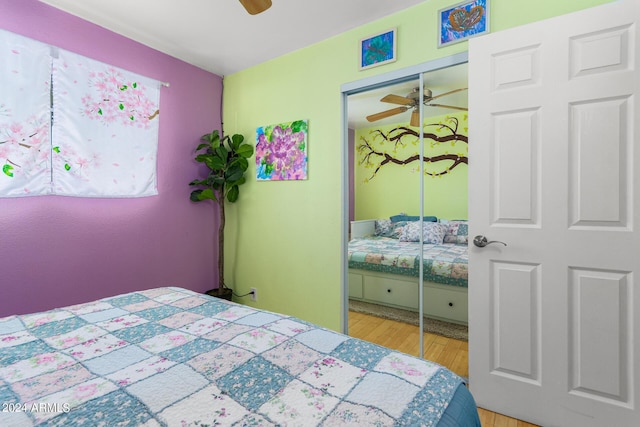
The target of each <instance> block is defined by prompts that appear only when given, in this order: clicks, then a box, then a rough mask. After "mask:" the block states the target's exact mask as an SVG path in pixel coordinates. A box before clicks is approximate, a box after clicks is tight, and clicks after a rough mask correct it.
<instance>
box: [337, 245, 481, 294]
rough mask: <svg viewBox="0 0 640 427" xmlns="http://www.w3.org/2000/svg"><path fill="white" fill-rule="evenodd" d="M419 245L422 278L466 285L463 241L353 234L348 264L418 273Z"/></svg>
mask: <svg viewBox="0 0 640 427" xmlns="http://www.w3.org/2000/svg"><path fill="white" fill-rule="evenodd" d="M420 246H422V247H423V248H422V249H423V251H424V252H423V253H424V255H423V265H424V267H423V270H424V280H429V281H431V282H436V283H442V284H444V285H453V286H463V287H467V283H468V272H469V255H468V247H467V245H466V244H453V243H443V244H439V245H430V244H424V245H420V243H419V242H401V241H399V240H398V239H392V238H388V237H375V236H373V237H366V238H354V239H352V240H351V241H350V242H349V249H348V259H349V268H357V269H360V270H370V271H379V272H383V273H393V274H402V275H406V276H415V277H418V276H419V273H420Z"/></svg>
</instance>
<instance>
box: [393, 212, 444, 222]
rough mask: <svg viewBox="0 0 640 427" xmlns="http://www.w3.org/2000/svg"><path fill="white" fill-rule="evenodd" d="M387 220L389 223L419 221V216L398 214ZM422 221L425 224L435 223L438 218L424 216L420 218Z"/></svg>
mask: <svg viewBox="0 0 640 427" xmlns="http://www.w3.org/2000/svg"><path fill="white" fill-rule="evenodd" d="M389 219H390V220H391V222H400V221H420V215H407V214H404V213H401V214H398V215H394V216H392V217H389ZM422 219H423V221H425V222H427V221H428V222H437V221H438V218H437V217H435V216H424V217H422Z"/></svg>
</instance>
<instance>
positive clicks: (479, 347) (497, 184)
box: [469, 0, 640, 427]
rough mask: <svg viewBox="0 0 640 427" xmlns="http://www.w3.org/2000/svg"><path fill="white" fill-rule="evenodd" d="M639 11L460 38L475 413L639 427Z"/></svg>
mask: <svg viewBox="0 0 640 427" xmlns="http://www.w3.org/2000/svg"><path fill="white" fill-rule="evenodd" d="M639 9H640V5H638V4H637V2H636V1H632V0H624V1H622V0H621V1H616V2H612V3H609V4H606V5H603V6H599V7H596V8H592V9H587V10H584V11H581V12H577V13H573V14H570V15H565V16H560V17H556V18H553V19H550V20H546V21H540V22H537V23H533V24H531V25H527V26H523V27H518V28H514V29H511V30H507V31H502V32H497V33H494V34H490V35H487V36H483V37H479V38H475V39H472V40H470V42H469V67H470V70H469V88H470V90H469V103H470V113H469V121H470V123H469V133H470V135H469V140H470V141H472V143H470V144H469V158H470V159H471V160H470V163H469V218H470V237H473V236H475V235H478V236H481V237H480V241H479V242H478V245H477V246H476V245H471V246H470V253H469V272H470V283H469V299H470V306H469V327H470V340H469V364H470V388H471V391H472V392H473V394H474V396H475V398H476V400H477V402H478V405H479V406H480V407H484V408H487V409H490V410H492V411H496V412H500V413H504V414H507V415H510V416H514V417H516V418H520V419H524V420H527V421H530V422H533V423H536V424H540V425H544V426H581V427H582V426H593V427H596V426H597V427H600V426H637V425H640V412H639V410H638V406H639V405H640V398H639V396H640V367H639V366H638V363H637V361H638V360H639V358H640V313H639V312H638V309H639V308H640V289H639V288H638V286H637V284H636V280H637V277H638V275H639V273H640V267H639V266H640V231H638V230H639V228H640V219H639V218H640V217H639V215H640V212H639V208H640V169H638V168H637V167H636V165H637V164H638V162H639V161H640V137H639V135H638V130H637V126H636V123H640V108H639V107H640V104H639V103H638V96H639V95H640V92H639V91H638V88H639V87H640V77H639V74H640V73H639V70H638V64H639V59H638V48H639V43H638V38H639V35H638V34H639V29H638V27H637V25H638V21H639V19H638V18H639ZM482 236H485V237H486V238H487V240H488V242H491V241H496V242H495V243H489V244H486V243H487V242H484V243H483V242H482ZM500 242H504V243H505V244H506V245H503V244H502V243H500Z"/></svg>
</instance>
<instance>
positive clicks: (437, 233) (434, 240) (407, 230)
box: [400, 221, 447, 245]
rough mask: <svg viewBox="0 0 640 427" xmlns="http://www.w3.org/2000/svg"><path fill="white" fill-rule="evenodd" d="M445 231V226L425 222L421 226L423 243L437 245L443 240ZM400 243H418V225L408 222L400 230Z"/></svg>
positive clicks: (417, 223)
mask: <svg viewBox="0 0 640 427" xmlns="http://www.w3.org/2000/svg"><path fill="white" fill-rule="evenodd" d="M446 231H447V226H446V225H445V224H440V223H439V222H425V223H423V224H422V233H423V234H422V235H423V242H424V243H427V244H431V245H439V244H441V243H442V242H443V240H444V235H445V233H446ZM400 241H401V242H419V241H420V223H419V222H415V221H412V222H409V223H408V224H407V225H405V226H404V227H403V228H402V233H400Z"/></svg>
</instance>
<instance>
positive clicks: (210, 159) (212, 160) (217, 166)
mask: <svg viewBox="0 0 640 427" xmlns="http://www.w3.org/2000/svg"><path fill="white" fill-rule="evenodd" d="M204 163H205V164H206V165H207V167H208V168H209V169H211V170H212V171H219V170H222V169H224V167H225V166H226V163H225V162H224V160H222V159H221V158H220V157H217V156H215V157H214V156H207V157H206V158H205V159H204Z"/></svg>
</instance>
